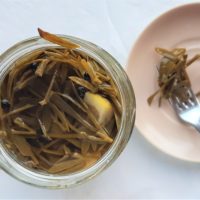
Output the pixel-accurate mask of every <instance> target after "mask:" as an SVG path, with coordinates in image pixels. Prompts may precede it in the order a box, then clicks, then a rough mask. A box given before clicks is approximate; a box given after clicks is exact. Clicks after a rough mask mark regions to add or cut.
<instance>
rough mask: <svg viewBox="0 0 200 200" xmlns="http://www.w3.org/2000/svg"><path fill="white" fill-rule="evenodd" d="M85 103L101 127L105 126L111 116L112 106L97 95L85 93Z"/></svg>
mask: <svg viewBox="0 0 200 200" xmlns="http://www.w3.org/2000/svg"><path fill="white" fill-rule="evenodd" d="M84 101H85V103H86V104H87V105H88V106H89V107H90V109H91V111H92V112H93V114H94V115H95V116H96V118H97V120H98V122H99V123H100V124H101V125H106V124H107V123H108V122H109V121H110V120H111V118H112V116H113V107H112V104H111V103H110V102H109V101H108V100H107V99H106V98H104V97H102V96H101V95H99V94H93V93H91V92H86V94H85V97H84Z"/></svg>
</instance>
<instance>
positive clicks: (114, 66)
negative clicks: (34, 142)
mask: <svg viewBox="0 0 200 200" xmlns="http://www.w3.org/2000/svg"><path fill="white" fill-rule="evenodd" d="M60 37H62V38H64V39H68V40H69V41H71V42H73V43H75V44H77V45H79V46H80V47H79V48H78V49H77V51H78V52H80V54H81V53H82V54H83V55H87V56H88V57H90V58H92V59H94V60H95V61H96V62H97V63H99V65H100V66H101V67H102V68H103V69H104V70H105V71H106V73H108V75H109V76H110V77H111V78H112V80H113V82H114V84H115V85H116V87H117V88H118V92H119V95H120V100H121V106H122V113H121V122H120V126H119V127H118V131H117V133H116V135H115V136H114V138H113V139H114V140H113V142H112V144H110V145H109V146H108V148H107V149H106V150H105V152H104V153H103V154H102V155H101V156H100V157H99V158H98V160H97V161H96V162H94V163H92V164H91V165H88V167H84V168H82V169H79V170H77V171H74V172H71V173H66V174H65V173H48V172H46V171H45V170H41V169H35V168H33V167H29V166H27V165H25V164H24V163H23V162H22V161H21V160H20V158H18V157H17V156H16V155H15V152H12V151H10V150H9V149H8V148H7V147H6V145H5V142H4V140H3V139H2V140H1V143H0V166H1V168H2V169H3V170H5V171H6V172H7V173H8V174H10V175H11V176H13V177H15V178H17V179H18V180H20V181H23V182H26V183H28V184H31V185H35V186H38V187H46V188H52V189H57V188H66V187H70V186H73V185H77V184H80V183H83V182H85V181H87V180H89V179H91V178H93V177H95V176H96V175H97V174H99V173H100V172H101V171H103V170H104V169H106V168H107V167H108V166H110V165H111V164H112V162H113V161H114V160H115V159H116V158H117V157H118V156H119V155H120V153H121V152H122V150H123V149H124V147H125V146H126V144H127V142H128V140H129V138H130V136H131V133H132V130H133V126H134V122H135V107H136V105H135V97H134V92H133V88H132V85H131V83H130V81H129V79H128V77H127V75H126V73H125V71H124V70H123V68H122V67H121V66H120V64H119V63H118V62H117V61H116V60H115V59H114V58H113V57H112V56H111V55H110V54H108V53H107V52H106V51H105V50H103V49H101V48H100V47H98V46H96V45H94V44H92V43H90V42H88V41H85V40H82V39H79V38H75V37H71V36H65V35H60ZM57 48H58V49H59V48H60V47H59V46H58V45H56V44H53V43H50V42H48V41H46V40H44V39H41V38H40V37H34V38H30V39H27V40H24V41H22V42H20V43H17V44H16V45H14V46H13V47H11V48H10V49H8V50H7V51H6V52H4V53H3V54H2V55H1V56H0V77H1V79H0V84H1V85H2V83H3V81H4V79H5V77H6V75H7V74H8V72H9V70H11V68H12V67H13V66H14V65H13V64H14V63H16V61H19V60H20V59H22V58H24V57H26V56H27V55H30V54H31V53H32V52H35V51H36V50H44V49H57ZM86 79H87V77H86ZM1 103H2V102H1ZM3 103H5V104H6V102H3Z"/></svg>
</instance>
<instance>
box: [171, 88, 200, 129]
mask: <svg viewBox="0 0 200 200" xmlns="http://www.w3.org/2000/svg"><path fill="white" fill-rule="evenodd" d="M187 94H188V97H189V98H188V100H187V102H182V101H181V100H180V99H179V98H178V97H177V96H174V97H171V98H170V99H169V101H170V103H171V104H172V106H173V108H174V110H175V112H176V114H177V115H178V117H179V119H180V120H181V121H182V122H184V123H186V124H189V125H191V126H193V127H194V128H195V129H196V130H197V131H198V132H200V103H199V100H198V99H197V97H196V95H195V94H194V93H193V91H192V89H191V88H188V89H187Z"/></svg>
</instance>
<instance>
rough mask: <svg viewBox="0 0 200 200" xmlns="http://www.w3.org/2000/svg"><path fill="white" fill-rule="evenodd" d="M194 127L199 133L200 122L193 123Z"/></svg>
mask: <svg viewBox="0 0 200 200" xmlns="http://www.w3.org/2000/svg"><path fill="white" fill-rule="evenodd" d="M195 129H196V130H197V131H198V132H199V133H200V124H197V125H195Z"/></svg>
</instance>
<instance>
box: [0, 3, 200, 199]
mask: <svg viewBox="0 0 200 200" xmlns="http://www.w3.org/2000/svg"><path fill="white" fill-rule="evenodd" d="M189 2H194V1H189V0H148V1H147V0H101V1H98V0H30V1H29V0H0V53H1V52H3V51H4V50H6V49H7V48H9V47H10V46H11V45H13V44H14V43H16V42H18V41H20V40H23V39H25V38H28V37H30V36H34V35H37V31H36V28H37V27H41V28H43V29H45V30H48V31H50V32H54V33H61V34H68V35H74V36H77V37H81V38H84V39H86V40H89V41H92V42H94V43H96V44H98V45H100V46H101V47H103V48H105V49H106V50H107V51H109V52H110V53H111V54H112V55H113V56H114V57H115V58H116V59H117V60H118V61H119V62H120V63H121V64H123V65H124V64H125V63H126V59H127V57H128V53H129V51H130V49H131V46H132V44H133V43H134V42H135V41H136V39H137V37H138V35H139V33H141V32H142V30H143V29H144V28H145V27H146V26H147V25H148V23H149V22H151V21H152V20H153V19H155V18H156V17H157V16H158V15H160V14H161V13H163V12H164V11H167V10H168V9H170V8H172V7H174V6H177V5H181V4H184V3H189ZM0 198H1V199H103V198H104V199H105V198H106V199H111V198H118V199H125V198H130V199H140V198H146V199H150V198H151V199H156V198H169V199H171V198H173V199H178V198H181V199H183V198H188V199H193V198H200V164H193V163H188V162H184V161H180V160H176V159H174V158H172V157H170V156H168V155H165V154H163V153H162V152H160V151H158V150H157V149H155V147H153V146H152V145H151V144H149V143H148V142H147V141H146V140H145V139H144V138H143V136H142V135H141V134H140V133H139V132H138V131H137V130H136V129H135V130H134V131H133V135H132V137H131V139H130V142H129V143H128V145H127V147H126V149H125V150H124V152H123V153H122V154H121V156H120V157H119V158H118V159H117V161H115V163H114V164H113V165H112V166H111V167H110V168H109V169H107V170H106V171H105V172H104V173H102V174H100V175H99V176H98V177H96V178H95V179H94V180H92V181H90V182H88V183H86V184H84V185H81V186H78V187H75V188H72V189H64V190H47V189H39V188H35V187H32V186H29V185H26V184H24V183H20V182H19V181H17V180H15V179H13V178H12V177H10V176H9V175H7V174H6V173H5V172H3V171H0Z"/></svg>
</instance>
